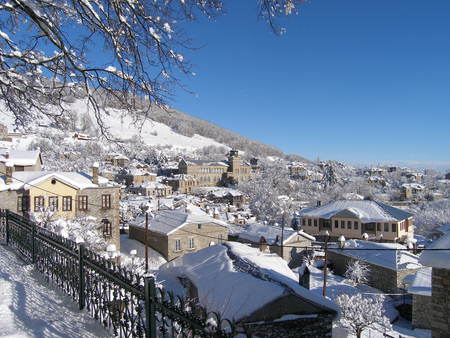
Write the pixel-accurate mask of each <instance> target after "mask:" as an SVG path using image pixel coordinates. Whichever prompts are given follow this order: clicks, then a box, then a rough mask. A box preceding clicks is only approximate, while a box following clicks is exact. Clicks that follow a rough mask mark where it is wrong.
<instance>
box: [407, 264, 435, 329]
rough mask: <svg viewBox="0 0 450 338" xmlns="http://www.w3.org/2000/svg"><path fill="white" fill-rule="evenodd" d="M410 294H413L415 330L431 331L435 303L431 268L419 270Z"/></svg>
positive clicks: (413, 323) (409, 288) (413, 324)
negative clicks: (432, 293) (433, 300)
mask: <svg viewBox="0 0 450 338" xmlns="http://www.w3.org/2000/svg"><path fill="white" fill-rule="evenodd" d="M408 293H410V294H412V326H413V328H418V329H425V330H431V321H432V318H433V303H432V299H431V268H424V269H421V270H418V271H417V273H416V274H415V275H414V278H413V281H412V283H411V285H410V286H409V287H408Z"/></svg>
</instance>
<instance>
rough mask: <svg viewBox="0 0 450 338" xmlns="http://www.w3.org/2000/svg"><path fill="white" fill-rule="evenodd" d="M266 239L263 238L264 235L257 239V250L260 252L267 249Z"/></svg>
mask: <svg viewBox="0 0 450 338" xmlns="http://www.w3.org/2000/svg"><path fill="white" fill-rule="evenodd" d="M267 247H268V245H267V241H266V239H265V238H264V236H261V238H260V240H259V251H261V252H266V251H267Z"/></svg>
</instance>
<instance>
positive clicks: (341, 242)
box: [338, 235, 345, 249]
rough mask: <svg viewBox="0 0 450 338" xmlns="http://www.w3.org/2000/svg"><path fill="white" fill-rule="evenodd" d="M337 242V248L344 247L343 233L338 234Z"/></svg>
mask: <svg viewBox="0 0 450 338" xmlns="http://www.w3.org/2000/svg"><path fill="white" fill-rule="evenodd" d="M338 242H339V248H340V249H344V247H345V237H344V235H340V236H339V238H338Z"/></svg>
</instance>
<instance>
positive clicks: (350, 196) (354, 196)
mask: <svg viewBox="0 0 450 338" xmlns="http://www.w3.org/2000/svg"><path fill="white" fill-rule="evenodd" d="M342 197H343V198H345V199H346V200H363V199H364V196H362V195H359V194H357V193H354V192H348V193H345V194H342Z"/></svg>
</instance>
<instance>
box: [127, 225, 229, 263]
mask: <svg viewBox="0 0 450 338" xmlns="http://www.w3.org/2000/svg"><path fill="white" fill-rule="evenodd" d="M144 224H145V223H144V219H141V222H140V224H139V226H137V225H136V224H130V226H129V237H130V238H131V239H135V240H138V241H139V242H141V243H145V227H144ZM172 230H173V228H172ZM226 240H228V228H227V227H225V226H222V225H218V224H215V223H213V222H207V223H192V224H186V225H183V226H182V227H180V228H178V229H177V230H175V231H173V232H170V231H168V232H166V233H164V232H161V231H155V230H154V229H153V228H152V224H151V221H150V226H149V231H148V233H147V244H148V245H149V246H150V247H151V248H153V249H154V250H156V251H158V252H159V253H160V254H161V255H163V256H164V258H166V259H167V260H168V261H171V260H173V259H175V258H177V257H178V256H181V255H184V254H186V253H192V252H196V251H198V250H201V249H204V248H207V247H208V246H210V245H211V244H212V243H219V242H221V241H226Z"/></svg>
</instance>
